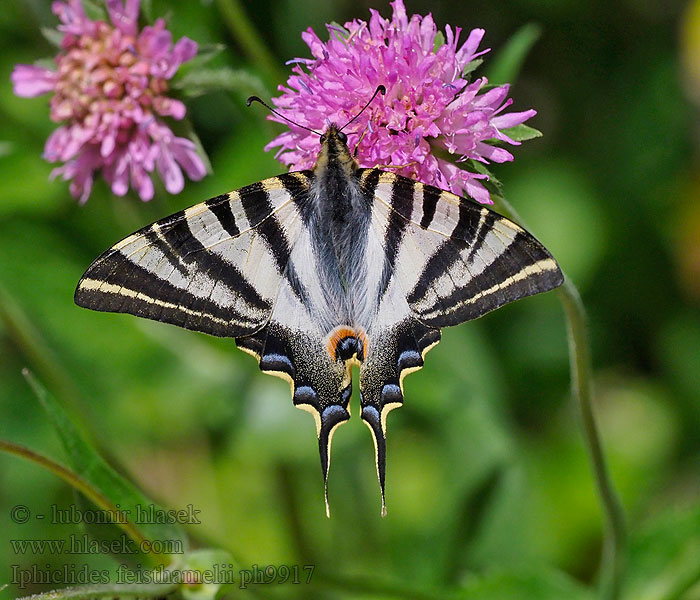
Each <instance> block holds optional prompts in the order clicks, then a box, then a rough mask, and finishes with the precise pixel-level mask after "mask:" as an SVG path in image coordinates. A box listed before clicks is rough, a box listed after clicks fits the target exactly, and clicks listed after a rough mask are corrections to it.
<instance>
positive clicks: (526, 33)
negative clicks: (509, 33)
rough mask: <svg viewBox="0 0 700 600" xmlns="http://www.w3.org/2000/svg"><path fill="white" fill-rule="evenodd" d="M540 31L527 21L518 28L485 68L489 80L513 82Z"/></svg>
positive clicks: (498, 82)
mask: <svg viewBox="0 0 700 600" xmlns="http://www.w3.org/2000/svg"><path fill="white" fill-rule="evenodd" d="M541 32H542V29H541V27H540V26H539V25H536V24H535V23H528V24H527V25H523V26H522V27H521V28H520V29H518V31H516V32H515V35H513V37H511V38H510V40H508V42H507V43H506V45H505V46H504V47H503V48H502V49H501V50H500V51H499V52H498V54H497V55H496V56H495V58H494V59H493V60H492V61H490V63H489V67H488V70H487V76H488V80H489V82H490V83H495V84H496V85H503V84H504V83H508V82H510V83H514V82H515V80H516V79H517V77H518V74H519V73H520V68H521V67H522V65H523V62H524V61H525V57H526V56H527V54H528V52H530V49H531V48H532V46H533V45H534V44H535V42H536V41H537V40H538V38H539V37H540V34H541Z"/></svg>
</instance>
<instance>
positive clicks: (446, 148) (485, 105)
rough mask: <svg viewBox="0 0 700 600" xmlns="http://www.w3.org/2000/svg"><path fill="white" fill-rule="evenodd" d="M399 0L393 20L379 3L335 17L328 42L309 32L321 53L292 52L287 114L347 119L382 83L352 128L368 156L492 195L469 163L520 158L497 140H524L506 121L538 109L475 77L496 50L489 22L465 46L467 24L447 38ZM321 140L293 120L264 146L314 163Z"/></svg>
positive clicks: (305, 121) (321, 125)
mask: <svg viewBox="0 0 700 600" xmlns="http://www.w3.org/2000/svg"><path fill="white" fill-rule="evenodd" d="M391 5H392V8H393V15H392V18H391V20H389V19H384V18H382V17H381V16H380V15H379V13H378V12H377V11H376V10H372V11H371V13H372V16H371V19H370V21H369V23H367V22H365V21H360V20H355V21H352V22H350V23H346V24H345V27H344V29H341V28H339V27H338V26H335V25H328V26H327V27H328V31H329V34H330V39H329V40H328V42H322V41H321V40H320V39H319V37H318V36H317V35H316V34H315V33H314V32H313V31H312V30H311V29H308V30H307V31H306V32H304V33H303V34H302V38H303V40H304V41H305V42H306V44H307V45H308V46H309V48H310V49H311V54H312V56H313V57H314V58H312V59H295V60H294V61H290V62H292V63H296V64H295V66H294V67H293V69H292V71H293V73H294V74H293V75H292V76H290V77H289V79H288V81H287V86H286V87H285V86H280V88H279V89H280V91H281V92H282V95H281V96H279V97H278V98H275V99H274V100H273V102H274V103H275V105H276V106H277V107H278V108H279V110H280V112H281V113H282V114H283V115H284V116H285V117H288V118H289V119H291V120H292V121H295V122H297V123H299V124H300V125H304V126H306V127H309V128H311V129H315V130H317V131H323V130H324V129H325V128H326V127H327V124H328V123H335V124H337V125H338V126H341V127H342V126H343V125H344V124H345V123H347V122H348V121H349V120H350V119H352V118H353V117H354V116H356V115H357V114H358V113H359V111H360V109H361V108H362V106H363V105H364V104H365V103H366V102H367V101H368V100H369V98H370V97H371V96H372V94H373V93H374V90H375V89H376V88H377V86H378V85H380V84H383V85H384V86H385V87H386V90H387V92H386V95H384V96H377V98H376V99H375V100H374V101H373V102H372V104H371V105H370V107H369V108H368V109H367V110H366V111H365V112H364V113H363V114H362V115H361V116H360V117H359V118H358V119H357V120H355V121H354V122H353V123H352V124H351V125H350V126H349V127H348V129H347V130H346V131H345V133H346V134H347V136H348V144H349V147H350V149H351V150H354V149H355V148H357V155H356V158H357V160H358V162H359V163H360V165H361V166H363V167H373V166H378V165H382V166H384V167H385V168H386V167H387V166H388V165H393V166H394V169H395V170H396V171H397V172H398V173H401V174H403V175H406V176H409V177H412V178H414V179H418V180H420V181H423V182H425V183H429V184H432V185H435V186H437V187H440V188H443V189H447V190H451V191H452V192H454V193H456V194H467V195H469V196H471V197H472V198H474V199H476V200H478V201H479V202H483V203H491V199H490V197H489V193H488V191H487V190H486V188H485V187H484V186H483V185H482V183H480V181H479V180H480V179H485V178H486V177H487V176H486V175H483V174H477V173H473V172H471V171H467V170H465V169H463V168H461V165H462V164H463V163H464V162H465V161H466V160H468V159H474V160H477V161H480V162H482V163H489V162H490V161H493V162H498V163H500V162H505V161H510V160H513V155H512V154H511V153H510V152H508V151H507V150H505V149H504V148H503V147H499V146H494V145H492V142H493V141H494V140H499V141H500V142H505V143H508V144H517V143H518V142H516V141H514V140H513V139H511V138H509V137H508V136H507V135H506V134H505V133H503V130H504V129H507V128H509V127H513V126H515V125H519V124H521V123H523V122H524V121H526V120H527V119H529V118H530V117H532V116H533V115H535V111H534V110H527V111H524V112H512V113H504V112H503V111H504V109H506V108H507V107H508V106H510V104H511V103H512V100H510V99H506V96H507V95H508V86H507V85H503V86H497V87H494V88H492V89H490V90H488V91H485V90H484V87H485V86H486V84H487V81H486V78H485V77H481V78H479V79H476V80H474V81H473V82H471V83H470V82H469V80H468V79H467V77H466V75H465V68H466V67H467V66H468V65H470V63H471V62H472V61H473V60H474V59H476V58H477V57H479V56H481V55H482V54H484V53H485V52H488V50H481V51H478V46H479V43H480V42H481V38H482V37H483V35H484V30H483V29H473V30H472V31H471V32H470V33H469V35H468V36H467V39H466V41H465V42H464V43H463V44H462V45H461V46H460V45H459V44H458V40H459V35H460V31H461V30H460V29H459V28H456V29H455V30H454V31H453V30H452V28H451V27H450V26H449V25H448V26H447V27H446V28H445V35H444V40H443V38H442V37H441V36H438V31H437V27H436V26H435V23H434V22H433V19H432V17H431V16H430V15H428V16H426V17H421V16H420V15H413V16H411V18H410V19H409V18H408V17H407V16H406V9H405V8H404V4H403V0H395V1H394V2H392V3H391ZM436 36H438V38H437V39H436ZM443 41H444V43H442V42H443ZM471 66H474V65H471ZM269 118H270V119H271V120H274V121H279V122H284V121H283V120H282V119H280V118H279V117H276V116H274V115H271V116H270V117H269ZM319 144H320V142H319V138H318V136H315V135H313V134H311V133H309V132H307V131H305V130H302V129H300V128H296V127H294V126H291V129H290V131H287V132H285V133H283V134H281V135H280V136H278V137H277V138H275V139H274V140H273V141H272V142H270V143H269V144H268V145H267V146H266V147H265V149H266V150H269V149H271V148H279V150H278V151H277V158H278V159H279V160H280V161H281V162H283V163H284V164H286V165H289V166H290V167H291V168H292V169H294V170H296V169H308V168H310V167H312V166H313V164H314V161H315V158H316V156H317V154H318V151H319ZM450 155H452V156H453V157H454V158H452V157H451V156H450ZM464 166H466V165H464Z"/></svg>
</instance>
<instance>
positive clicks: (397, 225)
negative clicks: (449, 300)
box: [378, 177, 416, 301]
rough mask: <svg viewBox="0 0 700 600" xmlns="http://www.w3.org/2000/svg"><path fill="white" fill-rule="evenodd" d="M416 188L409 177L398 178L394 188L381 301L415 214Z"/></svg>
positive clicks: (379, 297)
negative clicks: (407, 229) (405, 233)
mask: <svg viewBox="0 0 700 600" xmlns="http://www.w3.org/2000/svg"><path fill="white" fill-rule="evenodd" d="M415 188H416V182H415V181H413V180H412V179H408V178H407V177H397V178H396V179H395V180H394V185H393V186H392V192H391V206H392V208H393V209H394V210H393V211H391V213H390V214H389V223H388V225H387V229H386V233H385V237H384V248H385V249H386V260H385V261H384V267H383V270H382V278H381V280H380V284H379V294H378V300H379V301H381V299H382V297H383V296H384V294H385V293H386V290H387V289H388V287H389V282H390V281H391V277H392V275H393V274H394V268H395V266H396V258H397V257H398V255H399V248H400V245H401V240H402V239H403V237H404V232H405V231H406V228H407V227H408V224H409V221H410V219H411V215H412V213H413V204H414V198H413V195H414V191H415Z"/></svg>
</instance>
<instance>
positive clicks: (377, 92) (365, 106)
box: [338, 85, 386, 131]
mask: <svg viewBox="0 0 700 600" xmlns="http://www.w3.org/2000/svg"><path fill="white" fill-rule="evenodd" d="M379 93H381V95H382V96H383V95H384V94H386V88H385V87H384V86H383V85H378V86H377V89H376V90H374V94H372V97H371V98H370V99H369V102H368V103H367V104H365V105H364V106H363V107H362V110H361V111H360V112H359V113H357V114H356V115H355V116H354V117H353V118H352V119H350V120H349V121H348V122H347V123H345V125H343V126H342V127H341V128H340V129H339V130H338V131H343V129H345V128H346V127H347V126H348V125H350V123H352V122H353V121H354V120H355V119H357V117H359V116H360V115H361V114H362V113H363V112H365V109H366V108H367V107H368V106H369V105H370V104H372V101H373V100H374V99H375V98H376V97H377V94H379Z"/></svg>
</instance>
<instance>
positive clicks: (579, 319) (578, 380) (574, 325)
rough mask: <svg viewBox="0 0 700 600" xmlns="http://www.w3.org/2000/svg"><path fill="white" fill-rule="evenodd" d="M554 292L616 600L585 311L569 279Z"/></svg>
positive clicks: (509, 212) (607, 484) (610, 488)
mask: <svg viewBox="0 0 700 600" xmlns="http://www.w3.org/2000/svg"><path fill="white" fill-rule="evenodd" d="M496 202H497V203H498V207H499V209H501V212H503V214H504V215H505V216H506V217H509V218H510V219H513V220H514V221H517V222H518V223H520V224H521V225H522V224H523V222H522V219H520V217H519V216H518V213H517V212H516V211H515V209H514V208H513V207H512V206H511V205H510V204H509V203H508V202H507V201H506V200H505V199H504V198H503V197H497V198H496ZM557 291H558V293H559V298H560V300H561V303H562V305H563V306H564V312H565V314H566V322H567V331H568V338H569V361H570V365H571V389H572V393H573V395H574V397H575V398H576V400H577V402H578V406H579V411H580V414H581V423H582V426H583V434H584V439H585V441H586V445H587V447H588V452H589V455H590V457H591V463H592V465H593V475H594V477H595V483H596V487H597V488H598V494H599V496H600V502H601V505H602V509H603V518H604V520H605V536H604V542H603V544H604V545H603V553H602V557H601V567H600V573H601V598H603V599H604V600H616V599H617V598H619V597H620V592H621V588H622V579H623V575H624V568H625V564H624V563H625V547H626V527H625V515H624V511H623V508H622V504H621V503H620V500H619V498H618V496H617V492H616V491H615V487H614V485H613V482H612V479H611V478H610V473H609V471H608V467H607V464H606V462H605V454H604V452H603V447H602V444H601V442H600V434H599V433H598V427H597V425H596V420H595V413H594V411H593V376H592V369H591V355H590V345H589V341H588V326H587V324H586V311H585V308H584V307H583V303H582V302H581V296H580V295H579V293H578V290H577V289H576V286H574V284H573V283H572V282H571V280H570V279H569V278H566V279H565V281H564V284H563V285H562V286H561V287H560V288H559V289H558V290H557Z"/></svg>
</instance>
